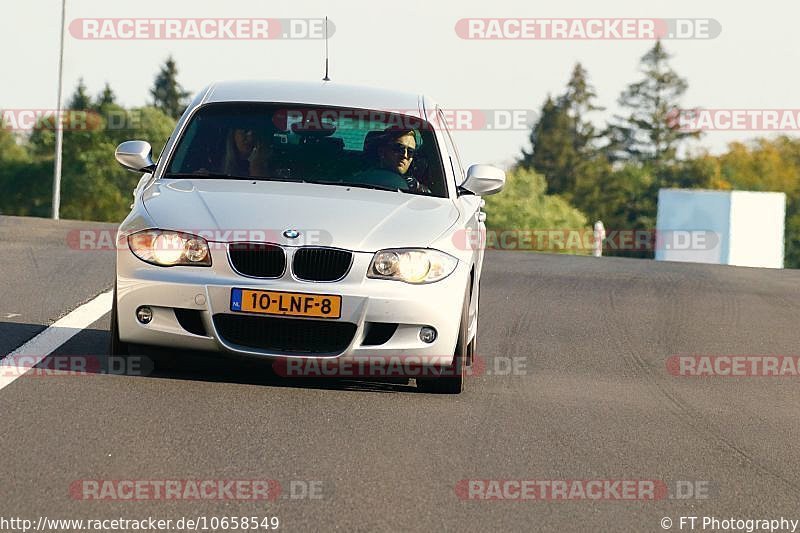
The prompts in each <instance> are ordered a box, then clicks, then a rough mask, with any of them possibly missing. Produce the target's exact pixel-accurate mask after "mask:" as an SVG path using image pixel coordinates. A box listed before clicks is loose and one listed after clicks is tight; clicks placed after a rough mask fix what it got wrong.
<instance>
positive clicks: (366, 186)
mask: <svg viewBox="0 0 800 533" xmlns="http://www.w3.org/2000/svg"><path fill="white" fill-rule="evenodd" d="M309 183H316V184H318V185H339V186H342V187H358V188H359V189H375V190H376V191H390V192H405V191H403V189H400V188H399V187H387V186H385V185H375V184H374V183H347V182H342V181H311V182H309Z"/></svg>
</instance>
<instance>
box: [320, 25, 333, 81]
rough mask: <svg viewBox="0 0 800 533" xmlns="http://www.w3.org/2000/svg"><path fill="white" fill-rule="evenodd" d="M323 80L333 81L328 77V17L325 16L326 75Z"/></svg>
mask: <svg viewBox="0 0 800 533" xmlns="http://www.w3.org/2000/svg"><path fill="white" fill-rule="evenodd" d="M322 81H331V79H330V78H329V77H328V17H325V77H324V78H322Z"/></svg>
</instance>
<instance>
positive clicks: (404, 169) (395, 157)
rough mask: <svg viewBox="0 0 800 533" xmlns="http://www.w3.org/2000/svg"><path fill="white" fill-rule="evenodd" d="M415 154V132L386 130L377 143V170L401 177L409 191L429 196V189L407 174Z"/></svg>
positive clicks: (402, 129)
mask: <svg viewBox="0 0 800 533" xmlns="http://www.w3.org/2000/svg"><path fill="white" fill-rule="evenodd" d="M416 152H417V132H416V130H413V129H405V128H388V129H386V130H384V132H383V135H381V137H380V139H379V140H378V141H377V155H378V168H380V169H382V170H387V171H390V172H394V173H395V174H398V175H399V176H401V177H402V178H403V179H405V181H406V183H407V184H408V190H409V191H411V192H419V193H425V194H430V193H431V191H430V189H428V187H426V186H425V185H423V184H422V183H420V182H419V181H418V180H417V179H416V178H415V177H414V176H412V175H411V174H409V172H408V171H409V169H410V168H411V163H412V162H413V160H414V155H416Z"/></svg>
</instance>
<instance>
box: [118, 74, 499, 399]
mask: <svg viewBox="0 0 800 533" xmlns="http://www.w3.org/2000/svg"><path fill="white" fill-rule="evenodd" d="M116 158H117V160H118V161H119V163H120V164H122V165H123V166H124V167H126V168H128V169H130V170H133V171H137V172H143V173H144V175H143V176H142V178H141V180H140V181H139V184H138V186H137V187H136V189H135V191H134V203H133V205H132V210H131V212H130V214H129V215H128V217H127V218H126V219H125V220H124V221H123V222H122V224H121V226H120V228H119V233H118V240H119V242H120V243H122V246H119V247H118V252H117V270H116V285H115V292H114V306H113V310H112V315H111V317H112V319H111V347H110V349H111V353H112V354H115V355H116V354H131V353H139V352H137V350H139V349H141V346H143V345H144V346H150V347H162V348H169V349H173V350H175V349H181V350H184V349H186V350H199V351H211V352H217V353H225V354H231V355H238V356H244V357H251V358H261V359H266V360H270V361H272V362H273V363H274V364H279V365H283V366H281V368H283V369H284V370H286V368H291V369H293V370H297V369H301V370H302V369H303V368H305V369H309V368H316V369H319V368H320V366H319V365H323V368H330V367H331V365H332V364H334V365H338V368H340V369H342V368H349V370H348V371H347V372H351V373H358V369H360V370H361V371H363V370H364V366H363V362H364V361H368V362H370V361H371V362H373V363H374V362H375V361H382V362H389V365H393V366H392V368H394V369H397V368H398V365H397V361H401V364H400V365H399V368H402V369H403V370H404V371H409V369H412V368H413V371H412V373H411V375H410V377H415V378H416V382H417V386H418V388H420V389H422V390H425V391H430V392H444V393H459V392H461V390H462V389H463V383H464V377H465V375H466V370H465V367H467V366H469V365H470V364H471V363H472V360H473V358H474V353H475V346H476V339H477V317H478V293H479V287H480V279H481V268H482V262H483V247H482V246H480V245H478V246H475V245H474V244H475V241H476V239H475V238H473V236H475V235H478V236H480V235H482V234H483V232H484V231H485V226H484V220H485V214H484V213H483V212H482V211H481V207H482V206H483V201H482V200H481V195H487V194H493V193H497V192H499V191H500V190H501V189H502V187H503V185H504V183H505V174H504V172H503V171H502V170H500V169H497V168H494V167H491V166H488V165H473V166H471V167H470V168H469V170H467V172H466V173H464V171H463V170H462V168H463V167H462V164H461V159H460V157H459V154H458V151H457V150H456V147H455V144H454V143H453V140H452V138H451V136H450V133H449V131H448V129H447V124H446V121H445V114H444V112H443V111H442V110H441V109H440V108H439V106H438V105H437V104H436V103H435V102H434V101H433V100H431V99H430V98H429V97H427V96H421V95H416V94H407V93H400V92H394V91H386V90H378V89H372V88H364V87H354V86H346V85H338V84H335V83H331V82H324V83H295V82H256V81H246V82H222V83H215V84H213V85H210V86H209V87H207V88H206V89H205V90H203V91H202V92H201V93H200V94H199V95H198V96H197V97H196V98H195V99H194V101H193V102H192V103H191V105H190V106H189V107H188V109H187V110H186V112H185V113H184V114H183V116H182V117H181V119H180V121H179V122H178V125H177V126H176V129H175V131H174V133H173V134H172V136H171V137H170V139H169V140H168V141H167V143H166V146H165V147H164V150H163V152H162V153H161V156H160V158H159V160H158V162H157V163H155V162H153V160H152V150H151V147H150V145H149V144H148V143H147V142H144V141H128V142H125V143H123V144H121V145H120V146H119V147H118V148H117V151H116ZM478 240H479V239H478ZM160 352H162V354H161V355H162V356H168V351H167V350H160ZM393 359H396V361H394V362H392V361H393ZM409 362H411V363H409ZM355 363H359V364H361V366H357V365H356V366H354V365H355ZM368 364H369V363H368ZM287 365H289V366H288V367H287ZM303 365H306V366H303ZM325 365H327V366H325ZM347 365H350V366H349V367H348V366H347ZM367 368H368V370H369V371H373V370H374V369H375V367H374V366H368V367H367ZM353 369H356V370H353ZM431 369H433V370H431ZM292 375H296V374H292ZM300 375H302V373H301V374H300ZM340 375H350V374H347V373H346V372H344V371H342V372H341V373H340ZM371 375H393V374H392V373H391V372H389V369H386V373H385V374H381V373H380V372H378V373H377V374H376V373H373V374H371Z"/></svg>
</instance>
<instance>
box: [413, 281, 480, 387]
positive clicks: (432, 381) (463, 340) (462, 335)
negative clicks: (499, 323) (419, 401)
mask: <svg viewBox="0 0 800 533" xmlns="http://www.w3.org/2000/svg"><path fill="white" fill-rule="evenodd" d="M469 296H470V295H469V286H467V288H466V290H465V291H464V305H463V308H462V310H461V325H460V326H459V330H458V342H456V350H455V354H453V364H451V365H450V366H449V367H448V368H446V369H445V370H446V372H445V375H444V376H440V377H437V378H424V379H417V389H419V390H420V391H421V392H429V393H433V394H460V393H461V392H462V391H463V390H464V381H465V379H466V366H467V365H466V362H467V357H468V354H469V348H470V346H469V344H470V343H469V342H468V340H467V335H469Z"/></svg>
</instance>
